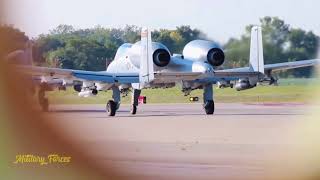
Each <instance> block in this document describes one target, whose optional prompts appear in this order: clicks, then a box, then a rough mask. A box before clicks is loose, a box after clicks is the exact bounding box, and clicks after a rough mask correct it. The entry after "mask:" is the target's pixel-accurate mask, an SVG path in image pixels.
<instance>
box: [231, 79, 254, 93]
mask: <svg viewBox="0 0 320 180" xmlns="http://www.w3.org/2000/svg"><path fill="white" fill-rule="evenodd" d="M256 86H257V85H256V84H254V85H251V84H250V82H249V80H239V81H238V82H237V83H236V86H235V88H236V90H237V91H243V90H247V89H251V88H254V87H256Z"/></svg>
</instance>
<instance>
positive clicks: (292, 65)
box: [220, 59, 320, 72]
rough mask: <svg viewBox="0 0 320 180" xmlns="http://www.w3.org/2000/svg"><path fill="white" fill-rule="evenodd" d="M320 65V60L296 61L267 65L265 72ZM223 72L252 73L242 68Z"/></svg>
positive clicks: (247, 68) (246, 68) (248, 69)
mask: <svg viewBox="0 0 320 180" xmlns="http://www.w3.org/2000/svg"><path fill="white" fill-rule="evenodd" d="M315 65H320V59H311V60H302V61H294V62H285V63H277V64H266V65H264V70H265V72H266V71H269V70H271V71H282V70H288V69H296V68H301V67H309V66H315ZM220 71H221V72H248V71H250V68H249V67H242V68H234V69H225V70H220Z"/></svg>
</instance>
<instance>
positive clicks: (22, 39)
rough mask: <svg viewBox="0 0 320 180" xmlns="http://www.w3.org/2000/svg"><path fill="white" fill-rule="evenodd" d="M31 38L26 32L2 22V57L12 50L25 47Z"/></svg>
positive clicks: (0, 35) (0, 38) (0, 53)
mask: <svg viewBox="0 0 320 180" xmlns="http://www.w3.org/2000/svg"><path fill="white" fill-rule="evenodd" d="M28 40H29V38H28V37H27V36H26V35H25V33H24V32H21V31H20V30H19V29H16V28H14V27H13V26H9V25H1V24H0V58H1V59H2V58H3V57H4V56H6V55H7V54H9V53H10V52H13V51H16V50H20V49H24V48H25V45H26V42H27V41H28Z"/></svg>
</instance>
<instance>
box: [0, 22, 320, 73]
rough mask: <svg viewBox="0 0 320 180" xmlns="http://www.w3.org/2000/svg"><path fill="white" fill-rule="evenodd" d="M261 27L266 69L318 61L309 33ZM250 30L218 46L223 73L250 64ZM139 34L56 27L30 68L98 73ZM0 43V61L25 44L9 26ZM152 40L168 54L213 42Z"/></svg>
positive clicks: (188, 31)
mask: <svg viewBox="0 0 320 180" xmlns="http://www.w3.org/2000/svg"><path fill="white" fill-rule="evenodd" d="M260 26H262V30H263V44H264V58H265V63H266V64H271V63H279V62H286V61H296V60H305V59H313V58H315V57H316V56H317V48H318V42H319V37H318V36H317V35H315V34H314V33H313V32H312V31H309V32H307V31H305V30H303V29H300V28H293V27H290V25H289V24H286V23H285V22H284V20H281V19H279V18H277V17H264V18H262V19H260ZM251 27H252V25H248V26H247V27H246V29H245V32H244V33H243V35H242V36H241V37H240V38H238V39H236V38H231V39H230V40H229V41H228V42H227V43H225V44H223V45H221V46H222V47H223V49H224V50H226V62H225V64H224V65H223V68H235V67H241V66H247V65H248V58H249V49H250V30H251ZM140 30H141V28H140V27H137V26H129V25H127V26H126V27H124V28H105V27H102V26H97V27H94V28H90V29H75V28H74V27H72V26H70V25H60V26H58V27H56V28H55V29H53V30H51V31H50V32H49V33H48V34H42V35H40V36H38V37H36V38H34V39H32V40H33V42H34V46H33V56H34V63H35V64H37V65H42V66H49V67H59V68H68V69H81V70H93V71H102V70H105V69H106V64H108V63H109V62H111V61H112V60H113V58H114V56H115V53H116V51H117V48H118V47H119V46H120V45H122V44H123V43H126V42H128V43H135V42H137V41H139V39H140ZM0 38H1V40H2V42H6V41H7V42H9V43H4V44H7V45H9V46H6V47H2V46H3V45H1V47H0V49H1V52H0V56H1V55H3V54H6V53H9V52H10V51H14V50H17V49H21V48H23V46H24V43H25V42H26V41H28V39H29V38H28V37H27V36H26V35H25V34H24V33H23V32H21V31H20V30H18V29H15V28H13V27H11V26H7V25H1V26H0ZM152 38H153V41H157V42H161V43H163V44H164V45H166V46H167V47H168V48H169V50H170V51H171V53H177V54H180V53H181V52H182V50H183V48H184V46H185V45H186V44H187V43H188V42H190V41H192V40H195V39H205V40H212V39H208V37H207V35H206V34H205V33H204V32H202V31H201V30H199V29H194V28H191V27H190V26H179V27H176V29H173V30H168V29H159V30H155V31H154V32H153V33H152ZM213 41H214V40H213ZM1 44H2V43H1ZM4 46H5V45H4ZM310 74H311V68H302V69H299V70H292V71H286V72H282V73H281V76H284V77H288V76H292V77H309V76H310Z"/></svg>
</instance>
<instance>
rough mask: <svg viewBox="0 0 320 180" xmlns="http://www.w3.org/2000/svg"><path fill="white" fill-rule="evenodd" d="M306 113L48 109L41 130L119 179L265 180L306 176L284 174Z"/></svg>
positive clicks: (239, 107)
mask: <svg viewBox="0 0 320 180" xmlns="http://www.w3.org/2000/svg"><path fill="white" fill-rule="evenodd" d="M308 108H314V109H318V106H313V105H306V104H297V103H296V104H292V103H288V104H286V103H282V104H272V103H270V104H240V103H227V104H219V103H218V104H216V111H215V115H213V116H207V115H204V111H203V109H202V106H201V104H168V105H164V104H162V105H160V104H155V105H151V104H150V105H142V106H139V109H138V114H137V115H135V116H132V115H130V114H129V111H130V107H129V106H128V105H122V106H121V108H120V110H119V111H118V112H117V115H116V117H108V116H107V114H106V113H105V110H104V105H55V106H53V107H52V110H51V111H52V112H51V113H49V115H50V116H54V117H55V118H54V120H50V122H49V123H50V124H52V125H54V126H55V127H56V128H58V129H59V131H61V129H62V130H63V131H64V132H65V133H66V136H68V137H70V138H71V139H72V141H74V142H75V143H76V144H78V145H79V146H80V147H82V148H83V149H85V151H86V152H87V153H88V155H89V156H90V157H92V158H93V159H94V160H95V161H98V163H99V164H101V165H102V166H108V167H110V166H111V168H112V169H113V170H114V173H113V176H115V177H116V178H119V179H265V178H266V177H270V178H271V177H274V176H275V177H280V175H282V174H284V175H285V174H286V173H290V174H292V175H295V173H298V171H294V168H297V169H299V170H301V171H303V170H305V169H306V168H307V167H305V166H301V167H300V166H298V167H296V166H294V167H291V165H292V164H294V162H295V160H294V159H292V155H291V150H298V149H299V144H297V142H296V140H295V138H293V137H292V131H294V130H295V128H297V126H299V124H300V123H303V121H304V119H305V118H306V117H308V111H307V109H308ZM56 117H58V118H56ZM295 165H297V163H296V164H295ZM280 167H287V168H284V169H281V168H280Z"/></svg>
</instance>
